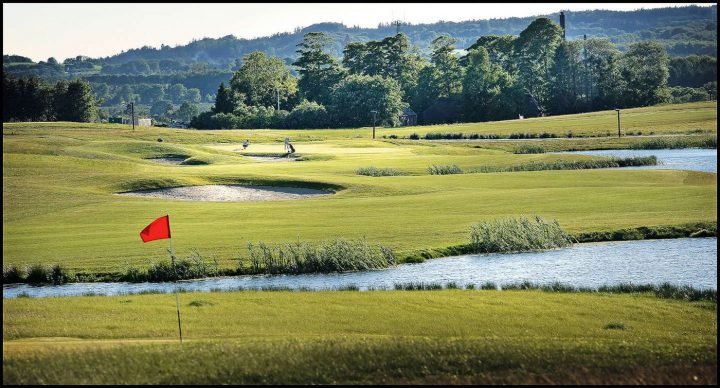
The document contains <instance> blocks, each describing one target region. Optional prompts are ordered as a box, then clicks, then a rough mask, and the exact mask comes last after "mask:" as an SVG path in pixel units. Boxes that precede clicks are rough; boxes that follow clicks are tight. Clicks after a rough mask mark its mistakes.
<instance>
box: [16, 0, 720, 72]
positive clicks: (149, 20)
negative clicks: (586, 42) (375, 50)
mask: <svg viewBox="0 0 720 388" xmlns="http://www.w3.org/2000/svg"><path fill="white" fill-rule="evenodd" d="M690 4H697V5H710V4H700V3H584V4H582V3H543V4H535V3H515V4H491V3H478V4H472V3H462V4H458V3H435V4H433V3H415V4H413V3H410V4H378V3H374V4H368V3H364V4H363V3H351V4H337V3H336V4H327V3H305V4H297V3H287V4H283V3H277V4H274V3H264V4H217V3H215V4H193V3H190V4H188V3H185V4H37V3H35V4H3V54H17V55H23V56H27V57H30V58H32V59H33V60H34V61H40V60H43V61H44V60H47V59H48V58H49V57H55V58H56V59H57V60H58V61H61V62H62V61H63V60H65V58H67V57H75V56H77V55H86V56H89V57H105V56H109V55H114V54H117V53H120V52H121V51H123V50H128V49H131V48H139V47H142V46H152V47H160V45H161V44H166V45H169V46H173V47H174V46H176V45H184V44H187V43H189V42H191V41H192V40H193V39H202V38H206V37H207V38H219V37H222V36H227V35H234V36H236V37H238V38H246V39H250V38H256V37H262V36H268V35H272V34H274V33H278V32H292V31H293V30H294V29H295V28H297V27H307V26H309V25H311V24H315V23H321V22H337V23H343V24H345V25H347V26H355V25H357V26H360V27H371V28H374V27H377V25H378V23H388V22H391V21H393V20H396V19H400V20H403V21H404V22H406V23H411V24H421V23H434V22H437V21H440V20H444V21H454V22H459V21H465V20H473V19H475V20H480V19H492V18H496V19H502V18H509V17H526V16H534V15H542V14H552V13H559V11H560V10H569V11H583V10H593V9H609V10H628V11H629V10H635V9H640V8H646V9H647V8H661V7H672V6H685V5H690Z"/></svg>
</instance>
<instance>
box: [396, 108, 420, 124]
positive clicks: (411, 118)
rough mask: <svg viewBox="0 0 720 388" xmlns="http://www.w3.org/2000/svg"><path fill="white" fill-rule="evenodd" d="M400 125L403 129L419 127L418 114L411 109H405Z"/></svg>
mask: <svg viewBox="0 0 720 388" xmlns="http://www.w3.org/2000/svg"><path fill="white" fill-rule="evenodd" d="M400 125H401V126H403V127H409V126H413V125H417V113H415V111H414V110H412V109H410V108H405V109H403V111H402V113H401V114H400Z"/></svg>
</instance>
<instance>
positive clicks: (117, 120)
mask: <svg viewBox="0 0 720 388" xmlns="http://www.w3.org/2000/svg"><path fill="white" fill-rule="evenodd" d="M108 123H110V124H122V123H123V119H122V117H110V118H108Z"/></svg>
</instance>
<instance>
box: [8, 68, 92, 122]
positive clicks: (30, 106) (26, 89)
mask: <svg viewBox="0 0 720 388" xmlns="http://www.w3.org/2000/svg"><path fill="white" fill-rule="evenodd" d="M2 87H3V122H7V121H76V122H91V121H95V120H96V119H97V107H96V104H95V97H94V96H93V93H92V90H91V88H90V84H89V83H88V82H87V81H84V80H81V79H76V80H74V81H64V80H60V81H58V82H56V83H55V84H46V83H44V82H42V81H41V80H40V78H38V77H28V78H19V79H16V78H14V77H10V76H9V75H8V74H7V73H6V72H3V85H2Z"/></svg>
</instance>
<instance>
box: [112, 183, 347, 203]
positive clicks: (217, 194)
mask: <svg viewBox="0 0 720 388" xmlns="http://www.w3.org/2000/svg"><path fill="white" fill-rule="evenodd" d="M330 194H334V193H333V192H331V191H325V190H314V189H304V188H299V187H274V186H230V185H206V186H185V187H172V188H167V189H152V190H138V191H129V192H126V193H118V195H127V196H134V197H150V198H164V199H177V200H182V201H208V202H220V201H223V202H248V201H277V200H288V199H303V198H311V197H318V196H323V195H330Z"/></svg>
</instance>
